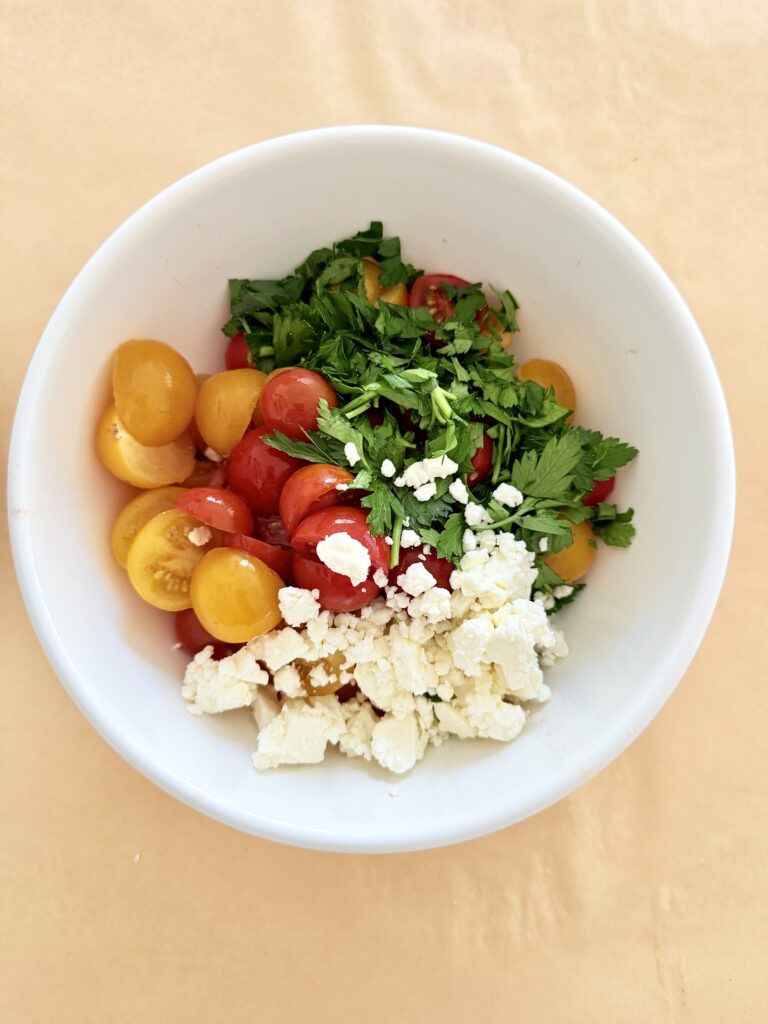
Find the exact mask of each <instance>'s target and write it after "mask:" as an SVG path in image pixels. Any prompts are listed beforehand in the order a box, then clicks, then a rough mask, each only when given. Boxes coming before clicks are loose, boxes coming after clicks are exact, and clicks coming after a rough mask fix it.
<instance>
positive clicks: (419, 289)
mask: <svg viewBox="0 0 768 1024" xmlns="http://www.w3.org/2000/svg"><path fill="white" fill-rule="evenodd" d="M444 284H449V285H453V287H454V288H462V287H465V286H466V285H468V284H469V281H465V280H464V278H463V277H454V275H453V274H422V276H421V277H417V278H416V280H415V281H414V282H413V284H412V285H411V294H410V297H409V299H408V305H409V306H410V307H411V309H417V308H421V307H424V306H426V308H427V309H428V310H429V312H430V313H431V314H432V319H433V320H434V321H435V323H437V324H441V323H443V322H444V321H445V320H447V319H448V318H449V317H450V315H451V313H453V311H454V309H455V308H456V303H455V302H454V301H453V300H452V299H449V298H448V296H447V295H446V294H445V292H444V291H443V289H442V288H441V287H440V286H441V285H444Z"/></svg>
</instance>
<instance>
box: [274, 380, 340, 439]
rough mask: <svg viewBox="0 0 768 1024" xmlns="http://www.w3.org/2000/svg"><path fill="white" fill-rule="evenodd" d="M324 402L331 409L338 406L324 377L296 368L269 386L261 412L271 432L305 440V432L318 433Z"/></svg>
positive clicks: (337, 401)
mask: <svg viewBox="0 0 768 1024" xmlns="http://www.w3.org/2000/svg"><path fill="white" fill-rule="evenodd" d="M323 398H324V399H325V400H326V402H327V403H328V405H330V406H336V405H338V404H339V399H338V396H337V394H336V392H335V391H334V390H333V388H332V387H331V384H330V383H329V381H327V380H326V379H325V377H321V376H320V374H319V373H315V372H314V371H313V370H304V369H302V368H301V367H298V366H297V367H294V368H292V369H290V370H286V372H285V373H281V374H280V375H279V376H275V377H272V379H271V380H269V381H268V382H267V384H266V385H265V387H264V390H263V392H262V393H261V398H260V400H259V412H260V414H261V418H262V421H263V422H264V425H265V426H266V427H267V428H268V429H269V431H270V432H272V431H275V430H280V431H282V432H283V433H284V434H286V435H287V436H288V437H293V438H303V437H304V431H305V430H316V429H317V407H318V405H319V403H320V400H321V399H323Z"/></svg>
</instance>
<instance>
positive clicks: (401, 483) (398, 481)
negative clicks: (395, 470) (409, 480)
mask: <svg viewBox="0 0 768 1024" xmlns="http://www.w3.org/2000/svg"><path fill="white" fill-rule="evenodd" d="M395 487H405V480H404V479H403V478H402V477H401V476H396V477H395Z"/></svg>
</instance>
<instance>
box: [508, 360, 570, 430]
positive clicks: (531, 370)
mask: <svg viewBox="0 0 768 1024" xmlns="http://www.w3.org/2000/svg"><path fill="white" fill-rule="evenodd" d="M517 376H518V377H519V378H520V380H533V381H536V383H537V384H540V385H541V386H542V387H543V388H553V389H554V392H555V401H556V402H557V404H558V405H562V406H564V407H565V408H566V409H570V410H571V411H575V409H576V389H575V388H574V386H573V381H572V380H571V378H570V377H569V376H568V374H567V373H566V372H565V370H564V369H563V368H562V366H561V365H560V364H559V363H553V362H552V360H551V359H529V360H528V362H527V363H523V365H522V366H521V367H520V368H519V370H518V371H517ZM571 418H572V417H569V418H568V419H567V420H566V423H569V422H570V420H571Z"/></svg>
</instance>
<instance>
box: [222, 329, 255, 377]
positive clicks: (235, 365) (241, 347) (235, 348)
mask: <svg viewBox="0 0 768 1024" xmlns="http://www.w3.org/2000/svg"><path fill="white" fill-rule="evenodd" d="M224 363H225V365H226V367H227V369H228V370H245V369H246V368H247V367H249V366H251V353H250V349H249V348H248V342H247V341H246V340H245V335H244V334H243V332H242V331H238V332H237V334H233V335H232V337H231V338H230V339H229V344H228V345H227V351H226V355H225V356H224Z"/></svg>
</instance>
